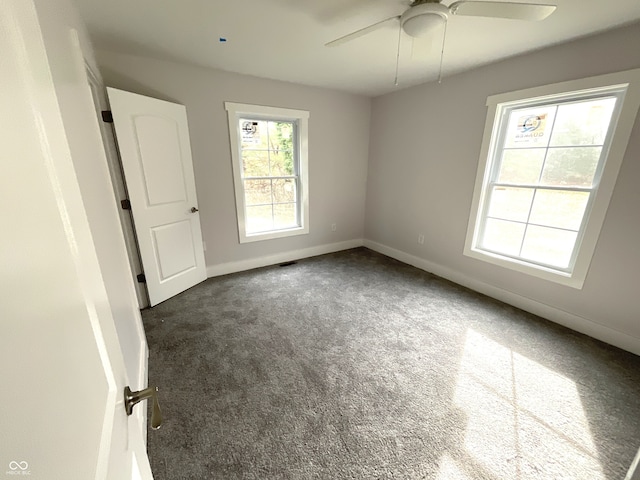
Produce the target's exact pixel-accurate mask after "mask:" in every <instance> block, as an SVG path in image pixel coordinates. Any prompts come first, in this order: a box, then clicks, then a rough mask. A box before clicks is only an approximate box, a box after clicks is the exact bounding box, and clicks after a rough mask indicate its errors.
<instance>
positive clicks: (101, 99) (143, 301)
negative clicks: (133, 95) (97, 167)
mask: <svg viewBox="0 0 640 480" xmlns="http://www.w3.org/2000/svg"><path fill="white" fill-rule="evenodd" d="M85 68H86V70H87V81H88V82H89V88H90V89H91V95H92V97H93V103H94V104H95V107H96V115H97V116H98V124H99V125H100V133H101V135H102V143H103V145H104V151H105V155H106V157H107V165H108V167H109V174H110V175H111V183H112V184H113V193H114V200H115V202H116V208H117V209H118V212H119V217H120V223H121V225H122V232H123V234H124V243H125V246H126V248H127V256H128V257H129V265H130V266H131V273H132V275H133V284H134V286H135V290H136V297H137V298H138V306H139V307H140V310H142V309H144V308H147V307H148V306H149V305H150V302H149V293H148V291H147V286H146V284H145V283H144V282H139V281H138V278H137V277H138V275H139V274H143V273H144V269H143V267H142V259H141V257H140V247H139V246H138V238H137V235H136V229H135V226H134V223H133V217H132V214H131V210H128V211H127V210H124V209H123V208H122V205H121V203H120V201H121V200H125V199H128V198H129V192H128V190H127V180H126V178H125V176H124V169H123V168H122V160H121V159H120V152H119V151H118V143H117V142H116V139H115V133H114V131H113V124H110V123H107V122H105V121H104V120H103V119H102V112H103V111H108V110H110V106H109V99H108V98H107V91H106V87H105V85H104V84H103V83H102V82H101V81H100V77H98V75H96V74H95V72H94V71H93V69H92V68H91V66H90V65H89V64H88V63H86V62H85Z"/></svg>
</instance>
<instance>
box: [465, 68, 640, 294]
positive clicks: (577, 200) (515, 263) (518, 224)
mask: <svg viewBox="0 0 640 480" xmlns="http://www.w3.org/2000/svg"><path fill="white" fill-rule="evenodd" d="M633 72H635V74H634V75H628V77H631V78H635V79H636V83H637V77H638V71H633ZM633 72H632V73H633ZM626 73H629V72H626ZM588 80H592V81H593V80H596V79H588ZM602 80H604V79H602ZM592 83H593V82H592ZM595 83H598V82H595ZM562 86H565V87H566V86H569V85H567V84H564V85H562ZM552 87H553V86H552ZM557 87H561V86H557ZM629 87H630V83H621V84H620V83H618V84H613V85H598V86H595V87H591V88H588V89H581V90H572V91H561V88H557V90H560V91H555V92H553V93H552V94H550V95H544V96H535V97H531V98H526V97H524V96H520V95H515V96H516V97H520V98H515V99H513V100H511V101H496V102H495V104H494V106H493V109H494V110H495V115H494V116H493V118H491V124H490V125H487V127H488V128H487V131H489V132H490V134H491V135H490V138H489V145H488V146H486V145H485V146H484V147H483V151H485V150H486V152H487V153H486V163H485V165H484V168H481V169H480V170H479V181H478V183H477V185H476V192H475V193H476V198H474V207H475V208H474V210H473V211H472V212H473V216H472V219H471V221H470V227H469V231H468V236H467V245H466V248H465V253H466V254H467V255H469V256H473V257H476V258H479V259H482V260H485V261H490V262H493V263H497V264H500V265H502V266H507V267H509V268H514V269H516V270H521V271H525V272H528V273H532V272H534V274H536V275H538V276H542V277H544V278H550V279H554V277H555V279H556V281H560V282H561V283H566V284H568V285H572V286H576V287H581V286H582V282H583V281H584V275H585V274H586V267H587V266H588V263H589V262H590V259H591V255H592V253H593V248H594V247H595V240H597V235H598V234H599V231H600V228H601V225H602V221H603V220H604V212H606V206H607V204H608V201H609V198H610V196H611V193H612V189H613V185H614V183H615V178H616V176H617V173H618V170H619V167H620V163H621V161H622V158H621V157H622V155H621V152H622V153H623V152H624V148H621V145H622V144H624V147H626V143H627V142H628V137H629V135H628V133H626V134H625V132H626V131H628V130H630V125H632V124H633V119H634V118H635V114H636V113H637V109H638V107H637V105H636V103H637V98H636V97H637V96H638V95H637V88H636V92H634V95H632V97H633V101H631V102H630V103H633V104H634V105H635V106H633V108H627V111H626V112H625V115H624V116H622V113H623V106H624V104H625V99H627V100H628V98H627V97H629ZM636 87H637V85H636ZM627 103H628V102H627ZM488 105H489V106H490V107H492V104H491V99H490V101H489V103H488ZM627 107H629V106H627ZM632 110H633V112H632ZM490 113H492V112H490ZM621 120H624V122H621ZM629 124H630V125H629ZM489 127H490V128H489ZM621 127H622V130H624V132H621V131H620V128H621ZM625 137H626V139H625ZM486 140H487V135H486V136H485V141H486ZM612 152H613V154H614V157H616V158H614V159H612V158H611V154H612ZM481 173H482V177H480V175H481ZM603 179H604V180H605V182H604V190H603V188H602V187H603ZM594 212H597V216H598V218H594ZM594 235H595V236H594ZM585 242H586V243H587V244H588V246H587V248H586V249H585V248H583V247H584V245H585ZM577 270H578V271H579V272H580V274H579V275H575V274H576V272H577Z"/></svg>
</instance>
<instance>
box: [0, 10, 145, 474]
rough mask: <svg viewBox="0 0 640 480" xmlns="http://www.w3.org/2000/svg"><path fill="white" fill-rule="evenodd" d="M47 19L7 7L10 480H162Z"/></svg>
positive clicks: (4, 386)
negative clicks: (77, 162)
mask: <svg viewBox="0 0 640 480" xmlns="http://www.w3.org/2000/svg"><path fill="white" fill-rule="evenodd" d="M40 20H42V19H40V18H39V17H38V13H37V11H36V8H35V5H34V2H33V1H31V0H29V1H27V0H2V2H0V51H1V52H2V62H1V63H0V145H2V150H1V151H0V155H2V161H1V164H2V175H0V218H2V224H3V229H2V235H0V292H1V295H2V299H1V300H0V385H1V387H0V388H1V394H0V476H2V477H3V478H5V477H6V478H14V477H16V476H18V477H20V478H26V477H28V478H31V479H43V480H44V479H46V480H63V479H64V480H92V479H98V480H104V479H108V480H133V479H139V480H151V479H152V474H151V471H150V468H149V463H148V459H147V455H146V452H145V448H144V443H143V439H142V432H141V430H140V428H139V424H138V422H137V421H136V419H135V417H134V416H127V414H126V412H125V408H124V389H125V386H126V385H128V378H127V372H126V368H125V363H124V358H123V354H122V350H121V345H120V342H119V340H118V335H117V331H116V327H115V323H114V314H113V310H112V308H111V305H110V302H109V297H108V294H107V289H106V286H105V282H104V280H103V272H102V270H101V267H100V263H99V260H98V253H97V249H96V244H95V242H94V238H93V237H92V232H91V227H90V224H89V220H88V217H87V210H86V208H85V203H84V200H83V196H82V193H81V189H80V185H79V183H78V176H77V175H76V173H77V172H76V168H75V166H74V162H73V157H72V148H71V146H70V145H71V144H70V140H71V139H74V140H76V141H77V140H78V137H77V136H75V135H74V132H71V131H66V130H65V126H64V123H63V122H64V118H65V114H63V112H62V111H61V110H60V108H59V103H58V97H57V95H56V92H57V91H56V83H55V81H54V79H53V76H52V68H51V65H52V64H50V63H49V57H48V56H47V50H46V47H45V43H44V42H43V39H44V37H43V31H42V30H41V29H40V24H41V22H40ZM53 22H54V21H51V22H50V24H49V25H52V24H53ZM64 33H65V34H67V35H65V36H64V37H63V39H64V41H66V42H69V41H73V32H69V31H65V32H64ZM65 45H69V43H65ZM77 53H79V60H80V61H79V62H78V63H79V65H78V72H79V73H78V75H79V78H80V79H81V78H82V75H83V68H82V67H83V65H82V55H81V52H77ZM70 57H71V58H72V60H71V61H74V60H73V55H70ZM57 61H63V62H69V58H64V59H53V58H52V59H51V62H57ZM66 65H68V63H67V64H66ZM71 70H72V71H73V69H71ZM66 80H67V81H66V84H65V85H64V87H65V88H69V85H73V80H70V79H66ZM74 80H76V79H74ZM67 84H68V85H67ZM85 100H86V108H87V109H90V103H89V102H90V100H89V99H88V98H86V99H79V102H80V104H82V102H83V101H85ZM79 108H80V107H79ZM89 113H91V111H90V110H89ZM88 141H90V140H88ZM143 406H144V404H143ZM137 408H138V409H140V408H141V407H140V406H138V407H137Z"/></svg>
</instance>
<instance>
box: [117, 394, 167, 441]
mask: <svg viewBox="0 0 640 480" xmlns="http://www.w3.org/2000/svg"><path fill="white" fill-rule="evenodd" d="M148 398H152V399H153V409H152V410H151V428H153V429H154V430H157V429H159V428H160V425H162V412H161V411H160V404H159V403H158V387H149V388H145V389H144V390H140V391H138V392H132V391H131V389H130V388H129V386H126V387H125V388H124V408H125V410H126V411H127V415H131V414H132V413H133V406H134V405H135V404H136V403H138V402H141V401H142V400H146V399H148Z"/></svg>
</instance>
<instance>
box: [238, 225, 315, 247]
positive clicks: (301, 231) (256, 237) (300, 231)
mask: <svg viewBox="0 0 640 480" xmlns="http://www.w3.org/2000/svg"><path fill="white" fill-rule="evenodd" d="M308 233H309V227H295V228H288V229H286V230H275V231H270V232H260V233H252V234H249V235H245V234H242V233H241V234H240V243H250V242H261V241H263V240H272V239H274V238H283V237H293V236H296V235H306V234H308Z"/></svg>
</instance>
